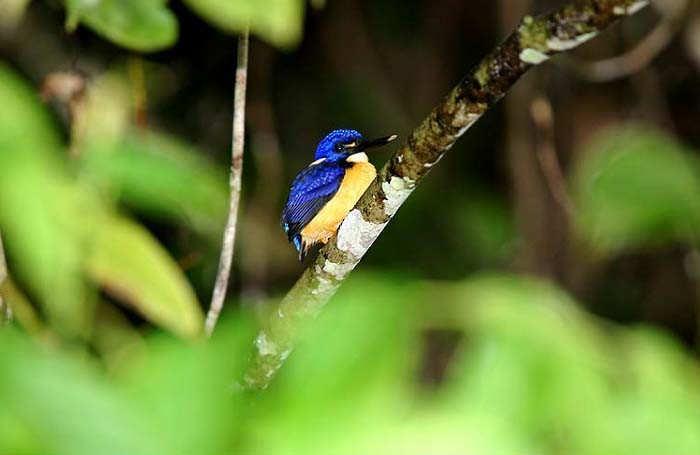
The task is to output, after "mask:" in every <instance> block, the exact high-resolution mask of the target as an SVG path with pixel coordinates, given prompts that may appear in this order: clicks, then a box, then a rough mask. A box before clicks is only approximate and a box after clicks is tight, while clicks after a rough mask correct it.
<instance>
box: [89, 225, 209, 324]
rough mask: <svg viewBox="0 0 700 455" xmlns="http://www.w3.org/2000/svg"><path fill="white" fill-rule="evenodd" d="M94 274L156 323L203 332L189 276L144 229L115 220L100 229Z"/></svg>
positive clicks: (92, 262)
mask: <svg viewBox="0 0 700 455" xmlns="http://www.w3.org/2000/svg"><path fill="white" fill-rule="evenodd" d="M86 268H87V273H88V275H89V276H90V277H91V278H92V279H93V280H94V281H95V282H97V283H99V284H100V285H101V286H102V287H104V288H105V290H106V291H107V292H108V293H110V294H111V295H113V296H114V297H116V298H117V299H119V300H121V301H122V302H125V303H128V304H129V305H131V306H133V307H134V308H135V309H136V310H137V311H139V312H140V313H141V314H143V315H144V316H145V317H147V318H148V319H150V320H152V321H153V322H155V323H156V324H159V325H161V326H163V327H164V328H166V329H169V330H172V331H173V332H175V333H177V334H178V335H181V336H184V337H194V336H196V335H198V334H199V333H200V331H201V327H202V323H203V315H202V311H201V309H200V307H199V303H198V302H197V298H196V296H195V295H194V292H193V290H192V288H191V286H190V284H189V282H188V281H187V279H186V277H185V275H184V274H183V272H182V271H181V270H180V269H179V268H178V266H177V264H176V263H175V262H174V261H173V259H172V258H171V257H170V256H169V255H168V253H167V252H166V251H165V250H164V249H163V247H162V246H161V245H160V244H159V243H158V242H157V241H156V240H155V239H154V238H153V236H151V234H150V233H149V232H148V231H146V230H145V229H144V228H142V227H141V226H140V225H138V224H136V223H133V222H131V221H129V220H127V219H124V218H118V217H110V218H107V219H105V221H104V222H103V223H101V224H100V226H99V227H98V228H97V232H96V233H95V236H94V239H93V242H92V244H91V245H90V251H89V253H88V257H87V260H86Z"/></svg>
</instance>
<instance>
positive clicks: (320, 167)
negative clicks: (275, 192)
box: [282, 163, 345, 250]
mask: <svg viewBox="0 0 700 455" xmlns="http://www.w3.org/2000/svg"><path fill="white" fill-rule="evenodd" d="M344 175H345V169H344V168H343V167H342V166H339V165H338V164H335V163H320V164H317V165H314V166H311V167H309V168H307V169H304V170H303V171H301V172H300V173H299V175H298V176H297V177H296V179H294V183H292V188H291V190H290V191H289V199H288V200H287V205H286V206H285V207H284V211H283V212H282V227H283V228H284V230H285V232H286V233H287V237H288V238H289V241H290V242H292V241H293V242H295V244H294V245H295V246H296V247H297V250H299V249H300V246H301V245H300V244H299V242H300V241H299V239H298V238H297V236H298V235H299V234H300V233H301V230H302V229H304V227H305V226H306V225H307V224H309V222H310V221H311V220H312V219H313V217H315V216H316V214H317V213H318V212H319V211H320V210H321V209H322V208H323V206H324V205H326V203H327V202H328V201H329V200H330V199H331V198H332V197H333V195H335V193H336V191H338V188H339V187H340V183H341V182H342V180H343V176H344Z"/></svg>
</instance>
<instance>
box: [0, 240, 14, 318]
mask: <svg viewBox="0 0 700 455" xmlns="http://www.w3.org/2000/svg"><path fill="white" fill-rule="evenodd" d="M6 279H7V261H5V247H4V245H3V243H2V234H0V326H2V325H4V324H5V323H7V322H10V321H12V309H11V308H10V304H9V303H7V302H5V301H4V300H3V298H2V288H3V285H4V284H5V280H6Z"/></svg>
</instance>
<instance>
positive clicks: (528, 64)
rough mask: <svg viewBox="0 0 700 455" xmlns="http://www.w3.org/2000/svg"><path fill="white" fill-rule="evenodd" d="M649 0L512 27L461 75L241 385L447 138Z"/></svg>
mask: <svg viewBox="0 0 700 455" xmlns="http://www.w3.org/2000/svg"><path fill="white" fill-rule="evenodd" d="M648 3H649V0H587V1H584V2H582V3H578V4H571V5H567V6H564V7H563V8H561V9H560V10H558V11H556V12H554V13H552V14H548V15H544V16H540V17H537V18H533V17H530V16H528V17H525V18H524V19H523V20H522V22H521V23H520V25H519V26H518V28H517V29H516V30H515V32H513V34H511V35H510V36H509V37H508V38H507V39H506V40H505V41H504V42H503V43H502V44H501V45H500V46H498V47H497V48H496V49H495V50H494V51H493V52H492V53H491V54H489V55H488V56H487V57H486V58H484V59H483V60H482V61H481V62H480V63H479V64H478V65H477V66H476V67H475V68H473V69H472V70H471V71H470V72H469V73H468V74H467V75H466V77H465V78H464V79H462V81H461V82H460V83H459V84H458V85H457V86H456V87H455V88H454V89H453V90H452V91H451V92H450V93H449V94H448V95H447V97H445V99H443V101H442V102H441V103H440V104H439V105H438V106H437V107H436V108H435V109H434V110H433V111H432V112H431V113H430V115H428V117H427V118H426V119H425V120H424V121H423V123H421V125H420V126H418V128H417V129H416V130H415V131H414V132H413V133H412V134H411V135H410V136H409V137H408V139H407V141H406V142H405V143H404V144H403V145H402V146H401V148H399V150H398V151H397V152H396V154H395V155H394V157H393V158H392V159H391V160H390V161H389V162H388V163H387V164H386V165H385V166H384V167H383V168H382V170H381V171H380V173H379V175H378V177H377V179H376V180H375V181H374V182H373V183H372V185H370V187H369V188H368V189H367V191H366V192H365V194H364V196H363V197H362V198H361V199H360V201H359V202H358V203H357V205H356V206H355V208H354V209H353V210H352V211H351V212H350V213H349V214H348V216H347V218H346V219H345V221H344V222H343V224H342V225H341V226H340V229H339V230H338V233H337V236H336V237H334V238H333V239H331V241H330V242H329V243H328V244H327V245H326V246H325V247H324V248H322V249H321V252H320V253H319V255H318V257H317V258H316V261H315V263H314V264H313V265H312V266H311V267H309V268H308V269H307V270H306V271H305V272H304V274H303V275H302V276H301V278H299V280H298V281H297V283H296V284H295V285H294V287H293V288H292V289H291V290H290V291H289V293H288V294H287V296H286V297H285V298H284V300H283V301H282V302H281V303H280V305H279V307H278V309H277V311H275V312H274V313H273V314H272V316H271V317H270V319H269V321H268V324H267V326H266V327H264V328H263V330H262V331H261V332H260V334H259V335H258V337H257V338H256V340H255V348H256V349H255V351H254V354H253V358H252V363H251V366H250V368H249V370H248V372H247V374H246V377H245V383H246V385H247V386H248V387H249V388H252V389H264V388H265V387H267V385H268V384H269V382H270V381H271V380H272V378H273V376H274V375H275V373H276V372H277V370H278V369H279V368H280V367H281V366H282V364H283V363H284V361H285V359H286V358H287V356H288V355H289V354H290V353H291V351H292V349H293V346H294V341H295V339H296V337H297V335H298V333H299V331H300V330H301V328H302V327H303V326H304V324H305V323H306V322H308V321H309V320H310V319H312V318H313V317H315V316H316V315H317V314H318V313H319V312H320V310H321V309H322V307H323V306H324V305H325V304H326V302H328V300H329V299H330V298H331V297H332V296H333V294H335V292H336V290H337V289H338V287H339V286H340V284H341V283H342V282H343V280H345V278H346V277H347V276H348V274H349V273H350V272H351V271H352V270H353V269H354V268H355V266H356V265H357V264H358V263H359V262H360V260H361V259H362V257H363V256H364V255H365V253H366V252H367V250H368V249H369V247H370V246H371V245H372V243H374V241H375V240H376V239H377V237H379V234H381V232H382V230H383V229H384V227H385V226H386V225H387V223H388V222H389V221H390V220H391V218H392V217H393V216H394V215H395V214H396V211H397V210H398V209H399V207H400V206H401V205H402V204H403V202H404V201H405V200H406V198H408V196H410V195H411V193H412V192H413V190H414V189H415V188H416V185H418V183H420V181H421V180H422V179H423V177H425V175H426V174H427V173H428V172H429V171H430V169H431V168H432V167H433V166H434V165H435V164H437V162H438V161H440V159H441V158H442V157H443V155H444V154H445V153H446V152H447V151H448V150H449V149H450V148H451V147H452V146H453V145H454V143H455V141H456V140H457V139H458V138H459V137H460V136H461V135H462V134H464V133H465V132H466V131H467V129H469V127H471V126H472V125H473V124H474V123H475V122H476V121H477V120H478V119H479V118H480V117H481V116H482V115H483V114H484V112H486V110H487V109H488V108H489V107H491V106H493V105H494V104H495V103H496V102H498V100H500V99H501V98H502V97H503V96H504V95H505V94H506V92H507V91H508V90H509V89H510V87H511V86H512V85H513V84H515V82H516V81H517V80H518V79H519V78H520V76H522V75H523V74H524V73H525V72H526V71H527V70H529V69H530V68H532V67H533V66H535V65H538V64H540V63H543V62H544V61H546V60H547V59H548V58H549V57H551V56H552V55H554V54H557V53H559V52H562V51H567V50H570V49H573V48H575V47H577V46H578V45H580V44H582V43H585V42H586V41H588V40H590V39H592V38H594V37H595V36H596V35H597V34H598V33H599V32H600V31H601V30H603V29H604V28H606V27H607V26H608V25H610V24H612V23H613V22H615V21H617V20H618V19H620V18H622V17H624V16H629V15H632V14H634V13H635V12H637V11H639V10H640V9H642V8H643V7H645V6H646V5H647V4H648Z"/></svg>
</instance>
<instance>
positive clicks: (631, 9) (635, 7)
mask: <svg viewBox="0 0 700 455" xmlns="http://www.w3.org/2000/svg"><path fill="white" fill-rule="evenodd" d="M648 4H649V0H639V1H637V2H634V3H632V4H631V5H630V6H628V7H626V8H625V7H624V6H616V7H614V8H613V14H615V15H616V16H631V15H632V14H634V13H636V12H637V11H639V10H640V9H642V8H644V7H645V6H647V5H648Z"/></svg>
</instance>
